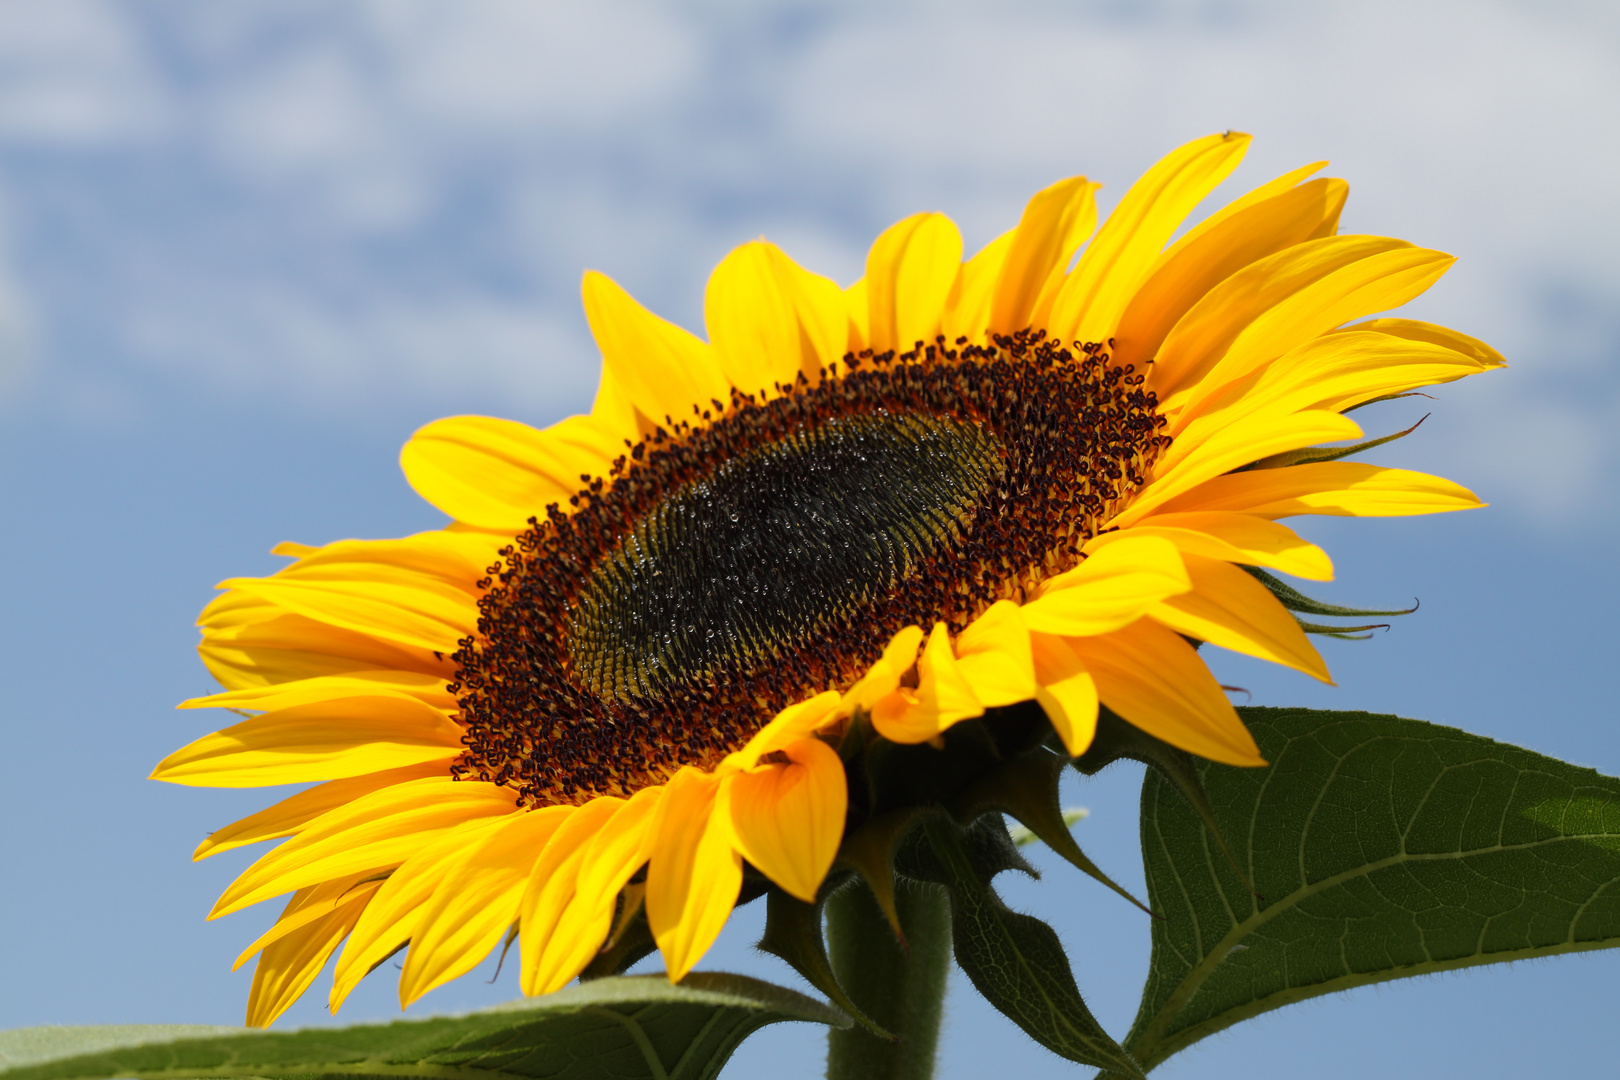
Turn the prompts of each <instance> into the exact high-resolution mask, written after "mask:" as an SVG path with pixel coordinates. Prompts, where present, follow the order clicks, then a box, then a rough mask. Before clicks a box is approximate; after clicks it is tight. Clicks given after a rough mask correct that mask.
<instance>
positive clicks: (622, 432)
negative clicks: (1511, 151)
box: [591, 366, 652, 443]
mask: <svg viewBox="0 0 1620 1080" xmlns="http://www.w3.org/2000/svg"><path fill="white" fill-rule="evenodd" d="M591 419H592V420H595V421H596V423H597V424H598V425H599V426H600V427H601V429H602V430H603V431H605V432H607V433H608V434H609V435H611V436H613V438H614V440H615V441H617V440H622V439H628V440H629V441H630V442H632V443H633V442H635V441H637V440H638V439H640V438H641V437H642V436H643V435H646V434H648V433H650V432H651V430H652V425H651V424H644V423H642V420H641V418H640V417H639V416H638V415H637V413H636V404H635V402H633V401H631V400H630V395H629V394H628V393H626V392H625V389H624V387H623V386H620V385H619V383H618V382H617V381H616V380H615V379H614V378H613V373H612V372H610V371H608V369H607V368H606V367H605V366H604V367H603V368H602V374H601V375H600V376H599V377H598V379H597V383H596V397H595V398H594V399H593V400H592V401H591Z"/></svg>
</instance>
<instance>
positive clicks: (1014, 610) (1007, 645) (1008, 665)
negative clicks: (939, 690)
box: [956, 600, 1035, 709]
mask: <svg viewBox="0 0 1620 1080" xmlns="http://www.w3.org/2000/svg"><path fill="white" fill-rule="evenodd" d="M956 670H957V671H958V672H959V673H961V676H962V678H963V679H964V680H965V681H966V682H967V684H968V687H969V688H970V689H971V690H972V691H973V696H974V697H975V698H977V699H978V702H979V704H981V705H983V706H984V707H985V708H987V709H992V708H996V707H997V706H1001V705H1012V704H1014V703H1015V702H1019V701H1028V700H1030V699H1031V698H1033V697H1034V696H1035V660H1034V657H1033V655H1032V654H1031V653H1030V647H1029V628H1028V627H1026V626H1025V625H1024V619H1023V615H1022V614H1021V613H1020V612H1019V609H1018V605H1017V604H1015V603H1013V602H1012V601H1011V600H1000V601H997V602H996V603H994V604H992V605H990V607H989V609H988V610H986V611H985V613H984V614H983V615H980V616H979V617H978V618H977V619H975V620H973V622H972V623H970V624H969V625H968V627H967V629H965V630H963V631H962V634H961V636H960V637H958V638H957V639H956Z"/></svg>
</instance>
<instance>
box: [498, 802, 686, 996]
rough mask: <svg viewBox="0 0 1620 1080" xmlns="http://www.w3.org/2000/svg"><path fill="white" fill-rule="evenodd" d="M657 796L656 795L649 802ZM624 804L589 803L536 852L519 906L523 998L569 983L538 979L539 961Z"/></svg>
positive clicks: (539, 976) (570, 976) (546, 973)
mask: <svg viewBox="0 0 1620 1080" xmlns="http://www.w3.org/2000/svg"><path fill="white" fill-rule="evenodd" d="M655 790H656V789H655ZM661 797H662V796H661V795H656V794H655V796H654V797H653V798H654V802H655V803H656V801H657V799H658V798H661ZM625 805H626V803H625V800H624V799H621V798H618V797H617V796H613V795H601V796H598V797H596V798H594V799H592V800H590V801H589V802H587V803H585V804H584V805H583V806H581V807H579V808H577V809H576V810H575V811H574V814H573V816H572V817H570V818H569V819H568V820H567V821H565V822H563V823H562V825H561V827H560V828H558V829H557V831H556V832H555V833H553V834H552V836H551V838H550V839H549V840H547V841H546V843H545V845H544V847H543V848H541V849H539V850H538V851H537V853H536V858H535V859H534V860H533V863H532V865H531V867H530V870H529V875H528V880H527V882H526V883H525V885H524V888H523V894H522V897H521V898H520V900H519V903H518V921H519V927H520V929H519V936H520V944H519V948H520V950H521V953H522V958H523V974H522V979H521V982H522V987H523V992H524V993H525V994H529V995H531V996H532V995H534V994H545V993H550V992H551V991H552V990H556V989H557V988H558V987H560V986H562V985H563V983H566V982H567V981H568V980H569V979H571V978H573V975H565V976H563V977H562V978H561V979H560V980H558V981H557V983H556V985H550V983H548V982H545V981H543V978H544V976H546V975H548V974H551V972H549V971H544V972H543V971H541V964H540V961H541V958H542V956H543V955H544V954H545V953H546V952H547V950H549V949H552V940H551V939H552V935H553V933H554V931H555V930H556V927H557V922H558V920H559V919H561V918H562V914H563V912H564V910H565V909H566V908H567V907H568V904H569V902H570V901H571V900H572V899H573V898H574V893H575V890H576V887H577V886H578V884H579V874H580V870H581V868H582V867H583V866H584V860H585V854H586V852H587V851H588V850H590V847H591V843H592V842H593V841H594V840H595V839H596V837H597V836H598V835H599V834H600V833H601V831H602V829H603V828H604V827H605V826H607V825H608V824H609V823H610V822H612V821H613V819H614V818H615V817H616V816H617V815H618V813H619V811H620V810H622V809H623V808H624V807H625ZM565 947H566V945H565ZM553 951H555V950H553ZM576 974H577V972H576Z"/></svg>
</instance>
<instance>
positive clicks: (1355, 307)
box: [1152, 236, 1456, 412]
mask: <svg viewBox="0 0 1620 1080" xmlns="http://www.w3.org/2000/svg"><path fill="white" fill-rule="evenodd" d="M1455 261H1456V260H1455V259H1453V258H1452V257H1451V256H1450V255H1446V254H1444V253H1443V252H1438V251H1430V250H1428V249H1426V248H1419V247H1414V246H1412V245H1411V244H1408V243H1406V242H1405V241H1401V240H1392V239H1389V238H1387V237H1381V236H1332V237H1326V238H1324V239H1321V240H1313V241H1310V242H1308V243H1304V244H1296V245H1295V246H1294V247H1291V248H1288V249H1287V250H1285V251H1281V252H1278V253H1277V254H1276V255H1273V256H1270V257H1269V258H1265V259H1261V260H1260V261H1258V262H1256V263H1254V264H1252V265H1250V266H1248V267H1245V268H1244V269H1243V270H1240V271H1238V272H1237V273H1235V274H1233V275H1232V276H1231V277H1229V278H1227V279H1226V280H1225V281H1223V282H1221V284H1220V285H1218V286H1217V287H1216V288H1214V289H1213V290H1211V291H1210V292H1209V293H1208V294H1207V295H1206V296H1205V297H1204V298H1203V299H1202V300H1200V301H1199V302H1198V304H1197V305H1195V306H1194V307H1193V309H1192V310H1191V311H1189V312H1188V313H1187V314H1186V315H1185V316H1184V317H1183V318H1182V319H1181V321H1180V322H1178V323H1177V324H1176V327H1175V329H1174V330H1172V331H1171V332H1170V335H1169V337H1167V338H1166V339H1165V343H1164V346H1163V347H1162V348H1161V349H1160V350H1159V354H1158V357H1157V359H1156V361H1155V363H1154V371H1153V380H1152V381H1153V388H1154V389H1155V390H1156V391H1157V392H1158V394H1159V396H1160V398H1159V399H1160V401H1162V402H1164V405H1165V411H1167V412H1175V411H1179V410H1180V409H1183V408H1188V407H1194V406H1196V403H1197V401H1198V400H1199V399H1200V398H1201V397H1204V396H1208V395H1210V394H1213V393H1216V392H1218V391H1219V390H1220V389H1221V388H1222V387H1224V386H1226V385H1227V384H1228V383H1231V382H1234V381H1236V380H1237V379H1241V378H1243V377H1244V376H1245V375H1247V374H1249V373H1250V372H1251V371H1255V370H1257V369H1258V368H1259V367H1261V366H1262V365H1263V364H1265V363H1267V362H1269V361H1271V360H1274V359H1276V358H1277V357H1279V356H1281V355H1283V354H1284V353H1286V352H1288V351H1289V350H1290V349H1293V348H1295V347H1296V346H1299V345H1302V344H1304V343H1305V342H1307V341H1309V340H1310V339H1312V338H1314V337H1316V336H1317V335H1319V334H1322V333H1324V332H1326V331H1328V330H1331V329H1332V328H1334V327H1336V326H1340V325H1342V324H1343V323H1346V322H1349V321H1350V320H1351V319H1357V318H1361V317H1362V316H1364V315H1369V314H1372V313H1373V312H1376V311H1385V310H1388V309H1390V308H1395V307H1399V306H1400V305H1402V304H1404V303H1406V302H1407V301H1408V300H1411V299H1412V298H1413V297H1415V296H1417V295H1418V294H1419V293H1421V292H1423V291H1424V290H1425V289H1427V288H1428V287H1429V286H1430V285H1432V284H1434V283H1435V281H1437V280H1439V278H1440V276H1441V275H1442V274H1444V273H1445V272H1446V270H1447V269H1449V268H1450V266H1451V264H1452V263H1453V262H1455Z"/></svg>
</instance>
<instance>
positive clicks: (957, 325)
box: [939, 229, 1014, 348]
mask: <svg viewBox="0 0 1620 1080" xmlns="http://www.w3.org/2000/svg"><path fill="white" fill-rule="evenodd" d="M1013 237H1014V230H1012V229H1008V230H1007V231H1006V232H1004V233H1002V234H1001V235H1000V236H998V237H996V238H995V239H994V240H992V241H990V242H989V243H988V244H986V245H985V246H984V247H982V248H980V249H979V253H978V254H977V255H974V256H973V258H971V259H969V260H968V261H967V262H965V263H963V264H962V272H961V273H960V274H959V275H957V278H956V284H955V285H954V286H952V288H951V296H950V299H949V300H947V301H946V304H945V315H944V317H943V318H942V319H941V321H940V327H939V332H940V333H941V334H943V335H945V340H946V341H947V342H949V343H950V344H951V347H952V348H954V347H955V345H956V339H957V338H964V337H965V338H967V339H968V340H969V341H971V342H973V343H974V344H983V343H984V342H985V341H986V338H987V336H988V332H989V329H990V305H991V303H992V302H994V300H995V296H996V283H997V281H999V280H1000V278H1001V268H1002V267H1003V266H1004V265H1006V262H1007V255H1008V253H1009V252H1010V251H1012V245H1013Z"/></svg>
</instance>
